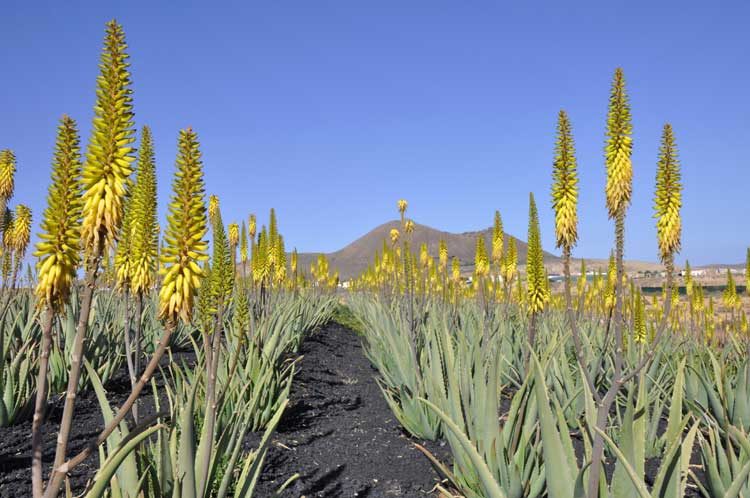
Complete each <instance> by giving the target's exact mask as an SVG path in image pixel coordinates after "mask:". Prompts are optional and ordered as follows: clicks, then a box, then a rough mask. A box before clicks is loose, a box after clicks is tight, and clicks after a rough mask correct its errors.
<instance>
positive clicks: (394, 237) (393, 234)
mask: <svg viewBox="0 0 750 498" xmlns="http://www.w3.org/2000/svg"><path fill="white" fill-rule="evenodd" d="M390 237H391V244H393V245H396V243H398V239H399V237H400V234H399V232H398V230H397V229H395V228H391V232H390Z"/></svg>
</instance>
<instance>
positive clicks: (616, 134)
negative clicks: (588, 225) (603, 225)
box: [605, 68, 633, 218]
mask: <svg viewBox="0 0 750 498" xmlns="http://www.w3.org/2000/svg"><path fill="white" fill-rule="evenodd" d="M632 133H633V125H632V123H631V115H630V104H629V102H628V96H627V93H626V91H625V76H624V74H623V71H622V69H621V68H617V69H616V70H615V76H614V80H613V82H612V90H611V93H610V98H609V110H608V113H607V143H606V147H605V156H606V165H607V183H606V187H605V193H606V196H607V209H608V211H609V217H610V218H616V217H617V216H620V215H624V212H625V209H626V208H627V206H628V205H629V204H630V199H631V195H632V191H633V165H632V162H631V154H632V152H633V139H632Z"/></svg>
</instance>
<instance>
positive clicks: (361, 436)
mask: <svg viewBox="0 0 750 498" xmlns="http://www.w3.org/2000/svg"><path fill="white" fill-rule="evenodd" d="M302 354H303V355H304V358H303V359H302V361H301V364H300V367H299V369H298V371H297V373H296V375H295V378H294V383H293V385H292V393H291V403H290V407H289V409H288V410H287V412H286V413H285V415H284V418H283V419H282V422H281V426H280V427H279V429H278V431H277V434H276V436H275V437H274V443H273V446H272V449H271V450H270V451H269V454H268V457H267V460H266V465H265V469H264V472H263V474H262V477H261V482H260V483H259V485H260V488H259V490H258V491H259V493H258V496H273V493H274V492H275V490H276V489H278V487H279V486H280V485H281V484H282V483H284V482H285V481H286V480H287V479H288V478H289V477H290V476H291V475H293V474H294V473H299V474H300V477H299V479H297V480H296V481H295V482H294V483H293V484H292V485H291V486H290V487H289V488H288V489H287V491H285V492H284V493H283V494H282V496H285V497H294V498H299V497H302V496H305V497H307V498H310V497H326V498H333V497H354V496H357V497H361V496H366V497H395V496H404V497H424V496H429V495H430V494H431V493H430V491H431V490H432V489H433V487H434V485H435V484H436V482H437V477H436V474H435V472H434V471H433V470H432V468H431V466H430V464H429V463H428V461H427V459H426V458H425V457H424V456H423V455H422V454H421V453H420V452H419V451H417V450H416V449H415V448H414V446H413V444H412V441H411V440H410V439H409V438H407V437H406V436H405V435H404V433H403V431H402V429H401V427H400V425H399V424H398V422H397V421H396V419H395V418H394V417H393V415H392V413H391V411H390V409H389V408H388V405H387V404H386V402H385V400H384V399H383V395H382V393H381V392H380V389H379V388H378V385H377V383H376V382H375V379H374V377H375V375H376V374H377V372H376V370H375V369H373V368H372V366H371V365H370V362H369V361H368V360H367V358H366V357H365V356H364V354H363V351H362V347H361V345H360V339H359V338H358V337H357V336H356V335H355V334H354V333H353V332H351V331H350V330H348V329H345V328H343V327H341V326H340V325H338V324H331V325H329V326H327V327H325V328H324V329H323V330H322V331H320V332H318V333H317V334H315V335H313V336H312V337H310V338H308V339H307V340H306V341H305V343H304V344H303V346H302ZM429 448H430V450H432V451H433V452H435V453H436V454H438V455H439V456H440V457H441V458H442V459H446V456H447V455H448V454H449V452H448V449H447V447H444V446H442V447H441V446H439V445H437V444H430V445H429Z"/></svg>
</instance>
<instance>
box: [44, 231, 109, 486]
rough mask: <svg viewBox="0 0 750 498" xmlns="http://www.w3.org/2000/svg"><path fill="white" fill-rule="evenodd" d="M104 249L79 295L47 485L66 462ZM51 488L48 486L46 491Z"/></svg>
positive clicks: (57, 476)
mask: <svg viewBox="0 0 750 498" xmlns="http://www.w3.org/2000/svg"><path fill="white" fill-rule="evenodd" d="M103 248H104V246H103V242H102V243H100V245H99V248H98V250H97V251H96V253H95V254H94V256H93V257H92V258H91V260H90V261H89V265H88V269H87V270H86V278H85V281H84V282H85V284H84V289H83V295H82V296H81V314H80V316H79V317H78V324H77V326H76V335H75V338H74V341H73V353H72V356H71V363H70V372H69V374H68V387H67V389H66V392H65V405H64V406H63V414H62V419H61V421H60V429H59V431H58V433H57V450H56V451H55V464H54V468H53V470H52V475H51V476H50V486H51V484H52V483H53V482H54V481H56V480H59V481H60V482H61V481H62V477H63V476H61V475H57V474H58V471H57V470H56V469H57V468H58V467H60V466H61V465H62V464H63V462H64V461H65V457H66V453H67V449H68V440H69V439H70V427H71V425H72V424H73V413H74V411H75V404H76V393H77V391H78V382H79V380H80V378H81V367H82V365H83V362H82V360H83V343H84V340H85V339H86V331H87V329H88V323H89V315H90V314H91V303H92V301H93V298H94V290H95V288H96V279H97V275H98V272H99V263H100V261H101V257H102V251H103ZM50 486H48V491H49V488H50ZM58 487H59V485H58ZM45 496H46V494H45ZM55 496H56V495H55Z"/></svg>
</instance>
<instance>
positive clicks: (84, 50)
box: [0, 0, 750, 264]
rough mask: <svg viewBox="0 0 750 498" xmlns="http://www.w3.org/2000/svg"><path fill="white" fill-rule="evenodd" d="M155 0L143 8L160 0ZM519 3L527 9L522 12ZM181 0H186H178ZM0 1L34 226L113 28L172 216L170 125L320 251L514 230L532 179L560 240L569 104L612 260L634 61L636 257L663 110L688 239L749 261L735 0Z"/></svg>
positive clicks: (586, 201) (599, 241) (597, 223)
mask: <svg viewBox="0 0 750 498" xmlns="http://www.w3.org/2000/svg"><path fill="white" fill-rule="evenodd" d="M152 4H153V5H152ZM521 4H524V5H526V6H521ZM178 5H179V6H178ZM204 5H205V6H198V5H197V4H196V5H195V6H191V5H187V3H177V2H160V3H159V4H158V5H157V2H139V1H129V2H117V3H115V2H54V3H52V2H50V3H47V4H45V3H44V2H7V1H6V2H3V6H2V16H0V67H2V77H0V116H1V119H0V148H6V147H8V148H12V149H14V150H15V152H16V154H17V156H18V174H17V188H16V195H15V197H14V199H13V203H18V202H22V203H27V204H29V205H30V206H31V207H32V209H33V211H34V214H35V221H39V218H40V216H41V212H42V210H43V208H44V197H45V194H46V189H47V183H48V181H49V180H48V179H49V171H50V159H51V155H52V150H53V144H54V138H55V129H56V125H57V121H58V119H59V117H60V116H61V115H62V114H63V113H68V114H70V115H71V116H73V117H74V118H75V119H76V120H77V121H78V122H79V125H80V127H81V129H82V132H83V142H84V143H85V142H86V141H87V140H88V132H89V129H90V123H91V118H92V114H93V111H92V106H93V103H94V85H95V78H96V75H97V62H98V57H99V53H100V49H101V42H102V36H103V33H104V24H105V22H106V21H107V20H108V19H111V18H113V17H114V18H117V19H118V20H119V21H120V22H121V23H122V24H123V26H124V28H125V32H126V35H127V39H128V42H129V45H130V49H129V51H130V54H131V62H132V72H133V82H134V91H135V96H134V101H135V112H136V120H137V123H138V126H141V125H143V124H149V125H150V126H151V127H152V129H153V131H154V137H155V141H156V148H157V168H158V170H159V180H160V186H159V187H160V188H159V194H160V203H161V208H162V212H163V210H164V206H165V205H166V202H167V199H168V195H169V192H170V181H171V175H172V172H173V170H174V158H175V152H176V140H177V132H178V130H179V129H180V128H184V127H186V126H192V127H193V128H194V129H195V130H196V131H197V132H198V134H199V137H200V140H201V143H202V150H203V153H204V160H205V167H206V181H207V189H208V191H209V193H216V194H217V195H219V196H220V198H221V200H222V210H223V213H224V219H225V220H227V221H232V220H242V219H246V217H247V214H248V213H250V212H255V213H258V214H259V219H260V220H261V222H263V221H265V219H266V218H267V212H268V209H269V208H270V207H272V206H273V207H275V208H276V210H277V212H278V215H279V219H280V226H281V229H282V232H283V233H284V235H285V238H286V242H287V246H288V247H289V248H291V247H297V248H298V249H299V250H301V251H331V250H335V249H338V248H340V247H342V246H343V245H345V244H346V243H348V242H349V241H351V240H353V239H354V238H356V237H358V236H360V235H362V234H364V233H365V232H367V231H368V230H370V229H371V228H373V227H374V226H375V225H378V224H380V223H382V222H384V221H386V220H389V219H392V218H395V217H396V216H397V213H396V200H397V199H399V198H402V197H403V198H406V199H408V201H409V203H410V205H409V215H410V216H411V217H412V218H414V219H415V220H416V221H418V222H420V223H425V224H428V225H431V226H434V227H436V228H440V229H445V230H449V231H459V232H460V231H466V230H473V229H479V228H483V227H486V226H489V225H490V224H491V221H492V217H493V213H494V210H495V209H499V210H500V212H501V213H502V215H503V218H504V221H505V227H506V231H508V232H510V233H512V234H514V235H518V236H520V237H522V238H524V239H525V233H526V224H527V212H528V200H527V199H528V192H529V191H533V192H534V194H535V196H536V198H537V202H538V204H539V207H540V216H541V224H542V230H543V232H542V240H543V243H544V246H545V248H546V249H554V228H553V224H552V221H553V216H552V211H551V208H550V200H549V188H550V177H551V162H552V154H553V146H554V139H555V124H556V116H557V112H558V110H559V109H561V108H564V109H566V110H567V111H568V113H569V115H570V118H571V120H572V123H573V131H574V135H575V139H576V143H577V151H578V162H579V171H580V179H581V184H580V195H581V201H580V211H579V217H580V243H579V246H578V248H577V249H576V251H575V254H576V255H580V256H585V257H606V256H607V254H608V252H609V249H610V247H611V246H612V240H613V236H612V232H613V229H612V225H611V223H610V222H609V220H608V219H607V216H606V211H605V208H604V193H603V189H604V178H605V177H604V161H603V143H604V124H605V117H606V111H607V99H608V94H609V87H610V82H611V78H612V73H613V71H614V69H615V67H617V66H622V67H623V68H624V70H625V76H626V79H627V85H628V91H629V94H630V97H631V103H632V108H633V118H634V140H635V148H634V154H633V162H634V171H635V181H634V199H633V205H632V207H631V209H630V211H629V213H628V218H627V225H626V230H627V232H626V240H627V244H626V257H628V258H631V259H642V260H655V259H656V241H655V236H656V235H655V228H654V220H653V219H652V197H653V184H654V176H655V170H656V159H657V151H658V144H659V138H660V134H661V128H662V126H663V124H664V123H665V122H667V121H668V122H670V123H672V125H673V127H674V129H675V134H676V137H677V142H678V146H679V148H680V153H681V154H680V157H681V161H682V166H683V175H684V183H685V191H684V209H683V219H684V237H683V252H682V256H681V258H680V261H682V260H684V258H685V257H687V258H688V259H690V260H691V262H692V263H695V264H701V263H711V262H740V261H742V260H744V254H745V248H746V247H747V246H748V245H750V231H749V230H748V226H750V223H748V219H750V203H749V202H748V201H747V197H746V193H747V192H748V187H749V186H750V164H748V159H747V158H748V153H747V150H748V146H749V145H750V98H748V95H747V89H748V88H750V69H749V67H750V66H748V63H747V61H748V59H747V54H748V53H750V35H748V34H747V32H746V29H747V26H748V23H750V6H749V4H747V3H746V2H715V3H714V2H709V3H707V2H685V1H683V2H633V1H630V2H620V1H618V2H590V3H589V2H586V3H584V2H550V3H545V2H534V3H533V7H532V6H530V5H531V3H529V2H514V3H511V2H455V1H454V2H445V1H410V2H403V1H377V2H364V1H344V0H342V1H336V2H333V1H331V2H329V1H316V2H288V1H279V2H237V3H235V4H231V3H224V2H222V3H221V4H220V5H219V3H218V2H210V3H209V2H205V3H204Z"/></svg>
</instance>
